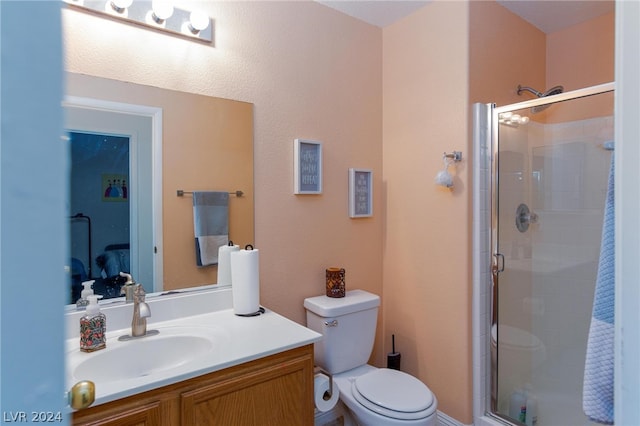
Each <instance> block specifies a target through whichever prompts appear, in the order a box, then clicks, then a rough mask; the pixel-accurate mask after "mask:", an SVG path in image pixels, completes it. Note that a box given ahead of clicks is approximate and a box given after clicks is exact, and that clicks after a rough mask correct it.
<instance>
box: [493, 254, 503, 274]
mask: <svg viewBox="0 0 640 426" xmlns="http://www.w3.org/2000/svg"><path fill="white" fill-rule="evenodd" d="M493 257H494V258H495V259H496V262H495V263H494V264H493V266H492V268H491V272H492V273H493V275H496V274H499V273H500V272H504V255H503V254H502V253H495V254H494V255H493Z"/></svg>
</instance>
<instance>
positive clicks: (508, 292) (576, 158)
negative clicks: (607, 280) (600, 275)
mask: <svg viewBox="0 0 640 426" xmlns="http://www.w3.org/2000/svg"><path fill="white" fill-rule="evenodd" d="M514 107H515V108H517V107H518V105H514ZM534 111H535V112H534ZM493 120H494V124H493V133H494V137H493V145H494V146H493V161H494V165H493V177H492V180H493V183H492V192H493V206H492V209H493V212H492V216H493V217H492V244H493V253H494V276H493V277H494V283H493V284H494V286H493V290H494V292H493V312H492V324H491V339H490V345H491V356H492V358H491V359H492V370H493V374H492V379H493V381H492V396H493V398H492V403H493V404H492V405H493V407H492V411H493V412H494V414H497V415H498V416H500V417H502V418H505V419H507V420H509V421H511V422H513V423H515V424H518V422H520V423H525V424H537V425H538V426H552V425H560V424H562V425H566V426H570V425H586V424H590V423H589V420H588V419H587V417H586V416H585V414H584V413H583V411H582V385H583V377H584V366H585V356H586V347H587V338H588V333H589V325H590V321H591V314H592V308H593V296H594V289H595V282H596V275H597V268H598V259H599V254H600V240H601V235H602V224H603V211H604V203H605V197H606V190H607V182H608V172H609V166H610V162H611V155H612V150H610V149H612V144H613V142H612V141H613V93H612V92H606V93H601V94H597V95H592V96H588V97H580V98H577V99H570V100H565V101H563V102H561V103H556V104H552V105H550V106H549V107H548V108H540V107H538V108H530V107H528V108H520V109H510V108H509V107H501V108H496V109H495V110H494V114H493Z"/></svg>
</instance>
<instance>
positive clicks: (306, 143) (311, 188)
mask: <svg viewBox="0 0 640 426" xmlns="http://www.w3.org/2000/svg"><path fill="white" fill-rule="evenodd" d="M293 193H294V194H322V142H318V141H311V140H307V139H295V140H294V141H293Z"/></svg>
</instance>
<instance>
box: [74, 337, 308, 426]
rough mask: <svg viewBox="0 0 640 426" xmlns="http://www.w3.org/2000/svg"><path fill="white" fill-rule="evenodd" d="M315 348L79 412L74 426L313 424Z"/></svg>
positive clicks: (208, 375)
mask: <svg viewBox="0 0 640 426" xmlns="http://www.w3.org/2000/svg"><path fill="white" fill-rule="evenodd" d="M313 411H314V402H313V345H306V346H303V347H300V348H296V349H291V350H289V351H285V352H282V353H279V354H275V355H271V356H268V357H265V358H261V359H258V360H255V361H251V362H247V363H245V364H240V365H237V366H235V367H229V368H226V369H223V370H220V371H215V372H213V373H209V374H205V375H203V376H200V377H195V378H193V379H189V380H186V381H183V382H179V383H175V384H172V385H168V386H164V387H161V388H158V389H154V390H151V391H148V392H143V393H141V394H137V395H133V396H130V397H127V398H123V399H120V400H117V401H112V402H108V403H105V404H101V405H98V406H95V407H89V408H87V409H84V410H80V411H76V412H75V413H73V424H74V425H101V426H177V425H181V426H208V425H212V426H213V425H216V426H229V425H232V426H254V425H265V426H269V425H272V426H288V425H291V426H306V425H308V426H311V425H313V421H314V420H313Z"/></svg>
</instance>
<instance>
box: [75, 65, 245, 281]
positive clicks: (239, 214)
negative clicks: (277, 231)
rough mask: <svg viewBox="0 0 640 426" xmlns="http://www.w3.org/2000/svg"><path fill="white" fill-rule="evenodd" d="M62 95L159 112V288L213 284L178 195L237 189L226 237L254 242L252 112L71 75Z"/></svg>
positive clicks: (184, 200)
mask: <svg viewBox="0 0 640 426" xmlns="http://www.w3.org/2000/svg"><path fill="white" fill-rule="evenodd" d="M66 93H67V94H68V95H73V96H85V97H95V98H98V99H104V100H109V101H114V102H125V103H136V104H141V105H149V106H154V107H160V108H162V113H163V117H162V119H163V120H162V121H163V123H162V159H163V163H164V164H163V167H162V180H163V185H162V195H163V203H162V204H163V213H162V217H163V220H164V223H165V226H163V232H162V236H163V240H164V244H163V248H164V250H163V257H164V259H163V262H164V270H163V275H164V283H163V284H164V285H163V289H164V290H172V289H177V288H184V287H193V286H196V285H203V284H212V283H215V282H216V281H217V268H216V266H210V267H206V268H202V267H198V266H196V256H195V250H194V242H193V241H194V240H193V207H192V206H193V200H192V198H191V196H189V195H186V196H184V197H178V196H177V195H176V191H177V190H178V189H182V190H185V191H196V190H235V189H236V188H237V189H242V190H243V191H244V193H245V194H244V196H243V197H241V198H236V197H233V196H231V197H230V198H229V218H230V220H229V236H230V238H232V239H233V240H234V242H235V243H236V244H240V245H241V246H242V247H244V246H245V245H246V244H249V243H253V236H254V219H253V213H254V205H253V199H254V196H253V105H251V104H249V103H246V102H238V101H232V100H229V99H221V98H214V97H211V96H202V95H195V94H191V93H185V92H176V91H170V90H163V89H158V88H156V87H150V86H142V85H137V84H131V83H123V82H121V81H116V80H108V79H104V78H98V77H94V76H88V75H79V74H72V73H67V92H66ZM142 220H150V219H149V218H142Z"/></svg>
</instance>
